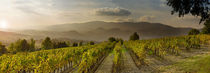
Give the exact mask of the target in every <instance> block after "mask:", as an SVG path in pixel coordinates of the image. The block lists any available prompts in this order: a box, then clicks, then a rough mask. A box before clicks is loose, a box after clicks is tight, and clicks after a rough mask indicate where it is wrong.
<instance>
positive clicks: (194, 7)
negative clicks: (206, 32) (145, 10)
mask: <svg viewBox="0 0 210 73" xmlns="http://www.w3.org/2000/svg"><path fill="white" fill-rule="evenodd" d="M209 4H210V2H209V0H167V5H168V6H170V7H172V8H173V10H172V11H171V14H174V13H178V15H179V17H184V15H186V14H191V15H193V16H200V17H201V19H200V23H201V22H202V21H206V20H207V19H209Z"/></svg>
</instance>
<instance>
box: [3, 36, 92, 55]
mask: <svg viewBox="0 0 210 73" xmlns="http://www.w3.org/2000/svg"><path fill="white" fill-rule="evenodd" d="M94 44H95V43H94V42H93V41H91V42H88V43H87V45H94ZM82 45H84V43H83V42H79V43H76V42H74V43H72V45H70V44H69V43H67V42H65V41H61V42H55V41H52V40H51V39H50V37H46V38H45V39H44V40H43V41H42V43H41V47H40V48H37V47H36V41H35V40H34V39H30V40H29V41H27V40H26V39H19V40H17V41H16V42H14V43H11V44H10V45H9V46H8V47H7V48H6V46H5V45H3V44H1V43H0V55H1V54H4V53H7V52H8V53H13V54H15V53H17V52H32V51H37V50H48V49H56V48H64V47H69V46H73V47H76V46H82Z"/></svg>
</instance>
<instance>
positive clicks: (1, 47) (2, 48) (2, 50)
mask: <svg viewBox="0 0 210 73" xmlns="http://www.w3.org/2000/svg"><path fill="white" fill-rule="evenodd" d="M6 52H7V49H6V47H5V45H2V44H1V42H0V55H2V54H4V53H6Z"/></svg>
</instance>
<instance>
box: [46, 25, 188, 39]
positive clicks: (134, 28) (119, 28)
mask: <svg viewBox="0 0 210 73" xmlns="http://www.w3.org/2000/svg"><path fill="white" fill-rule="evenodd" d="M45 29H47V30H48V31H54V30H56V31H60V32H66V31H75V32H76V31H77V33H75V32H69V33H64V35H68V36H71V37H73V36H77V37H76V38H74V39H78V38H79V39H83V40H85V39H86V40H106V39H107V38H108V37H110V36H115V37H121V38H123V39H128V37H129V36H130V35H131V34H132V33H133V32H138V33H139V34H140V36H141V37H142V39H148V38H158V37H165V36H177V35H186V34H187V33H188V31H189V30H191V28H175V27H171V26H168V25H164V24H161V23H148V22H103V21H93V22H87V23H74V24H60V25H54V26H50V27H48V28H45ZM78 34H80V35H81V36H80V35H78Z"/></svg>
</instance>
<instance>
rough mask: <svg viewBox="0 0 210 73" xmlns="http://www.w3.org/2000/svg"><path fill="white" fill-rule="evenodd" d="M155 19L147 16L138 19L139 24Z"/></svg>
mask: <svg viewBox="0 0 210 73" xmlns="http://www.w3.org/2000/svg"><path fill="white" fill-rule="evenodd" d="M154 18H155V16H149V15H145V16H142V17H140V18H139V21H140V22H149V21H151V20H153V19H154Z"/></svg>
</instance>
